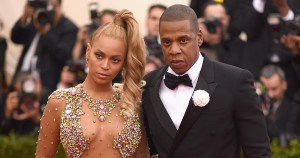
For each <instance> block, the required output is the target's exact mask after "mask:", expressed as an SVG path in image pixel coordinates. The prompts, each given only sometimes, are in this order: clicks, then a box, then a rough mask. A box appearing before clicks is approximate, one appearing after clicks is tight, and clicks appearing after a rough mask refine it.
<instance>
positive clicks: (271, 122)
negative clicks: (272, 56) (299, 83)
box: [260, 65, 300, 146]
mask: <svg viewBox="0 0 300 158" xmlns="http://www.w3.org/2000/svg"><path fill="white" fill-rule="evenodd" d="M260 81H261V83H262V84H263V86H264V89H265V94H262V95H264V96H265V98H264V99H263V105H265V108H263V109H266V110H265V116H266V123H267V128H268V133H269V137H270V138H271V139H273V138H280V139H281V143H282V145H283V146H284V144H286V142H285V141H286V140H288V139H290V138H292V137H294V136H295V133H296V126H297V125H298V124H299V122H297V121H298V117H299V116H298V115H299V114H298V111H299V108H300V105H298V104H296V103H295V102H294V101H293V100H291V99H289V98H287V97H286V96H285V92H286V89H287V85H288V83H287V81H286V79H285V74H284V72H283V70H282V69H281V68H280V67H278V66H275V65H267V66H265V67H263V69H262V71H261V75H260Z"/></svg>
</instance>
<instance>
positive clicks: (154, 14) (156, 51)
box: [144, 4, 167, 63]
mask: <svg viewBox="0 0 300 158" xmlns="http://www.w3.org/2000/svg"><path fill="white" fill-rule="evenodd" d="M166 8H167V7H166V6H164V5H161V4H153V5H151V6H150V7H149V9H148V13H147V18H146V29H147V30H146V31H147V35H146V36H145V37H144V41H145V44H146V46H147V52H148V53H147V54H148V56H154V57H156V58H158V59H160V60H161V62H162V63H164V62H165V61H164V59H163V53H162V50H161V45H160V41H159V18H160V16H161V15H162V13H163V12H164V11H165V10H166Z"/></svg>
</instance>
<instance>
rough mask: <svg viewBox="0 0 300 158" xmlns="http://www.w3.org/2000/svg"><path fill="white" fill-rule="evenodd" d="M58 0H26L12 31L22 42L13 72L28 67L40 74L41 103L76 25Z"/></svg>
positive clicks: (69, 52)
mask: <svg viewBox="0 0 300 158" xmlns="http://www.w3.org/2000/svg"><path fill="white" fill-rule="evenodd" d="M61 3H62V0H28V2H27V3H26V5H25V7H24V12H23V15H22V16H21V18H20V19H19V20H18V21H17V22H16V23H15V25H14V27H13V29H12V32H11V39H12V41H13V42H15V43H17V44H22V45H24V48H23V51H22V54H21V57H20V59H19V62H18V64H17V68H16V71H15V72H19V71H31V72H32V73H34V74H38V75H39V76H40V79H41V82H42V98H43V103H45V100H47V97H48V96H49V94H51V92H53V91H54V90H55V89H56V86H57V83H58V81H59V78H60V73H61V70H62V68H63V66H64V65H65V64H66V61H67V60H68V59H71V57H72V48H73V45H74V43H75V40H76V33H77V27H76V26H75V25H74V23H73V22H71V21H70V20H69V19H68V18H66V17H65V16H64V15H63V13H62V7H61ZM15 76H16V75H14V79H15Z"/></svg>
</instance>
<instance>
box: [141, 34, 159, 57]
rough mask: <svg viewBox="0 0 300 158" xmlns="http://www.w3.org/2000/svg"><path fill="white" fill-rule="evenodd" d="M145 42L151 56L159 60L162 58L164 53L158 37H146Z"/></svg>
mask: <svg viewBox="0 0 300 158" xmlns="http://www.w3.org/2000/svg"><path fill="white" fill-rule="evenodd" d="M144 41H145V43H146V46H147V50H148V53H149V55H154V56H155V57H157V58H162V56H163V53H162V50H161V45H160V44H159V42H158V37H157V36H145V37H144Z"/></svg>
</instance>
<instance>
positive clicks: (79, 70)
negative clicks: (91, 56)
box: [67, 60, 87, 87]
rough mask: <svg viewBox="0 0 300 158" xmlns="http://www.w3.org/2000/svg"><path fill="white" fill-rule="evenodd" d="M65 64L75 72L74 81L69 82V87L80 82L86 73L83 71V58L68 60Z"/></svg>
mask: <svg viewBox="0 0 300 158" xmlns="http://www.w3.org/2000/svg"><path fill="white" fill-rule="evenodd" d="M67 66H68V67H69V71H70V72H72V73H74V74H75V82H74V83H69V84H70V85H69V86H70V87H71V86H75V85H76V84H78V83H82V82H83V81H84V79H85V77H86V75H87V73H86V71H85V62H84V61H83V60H77V61H73V60H69V61H68V62H67Z"/></svg>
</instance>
